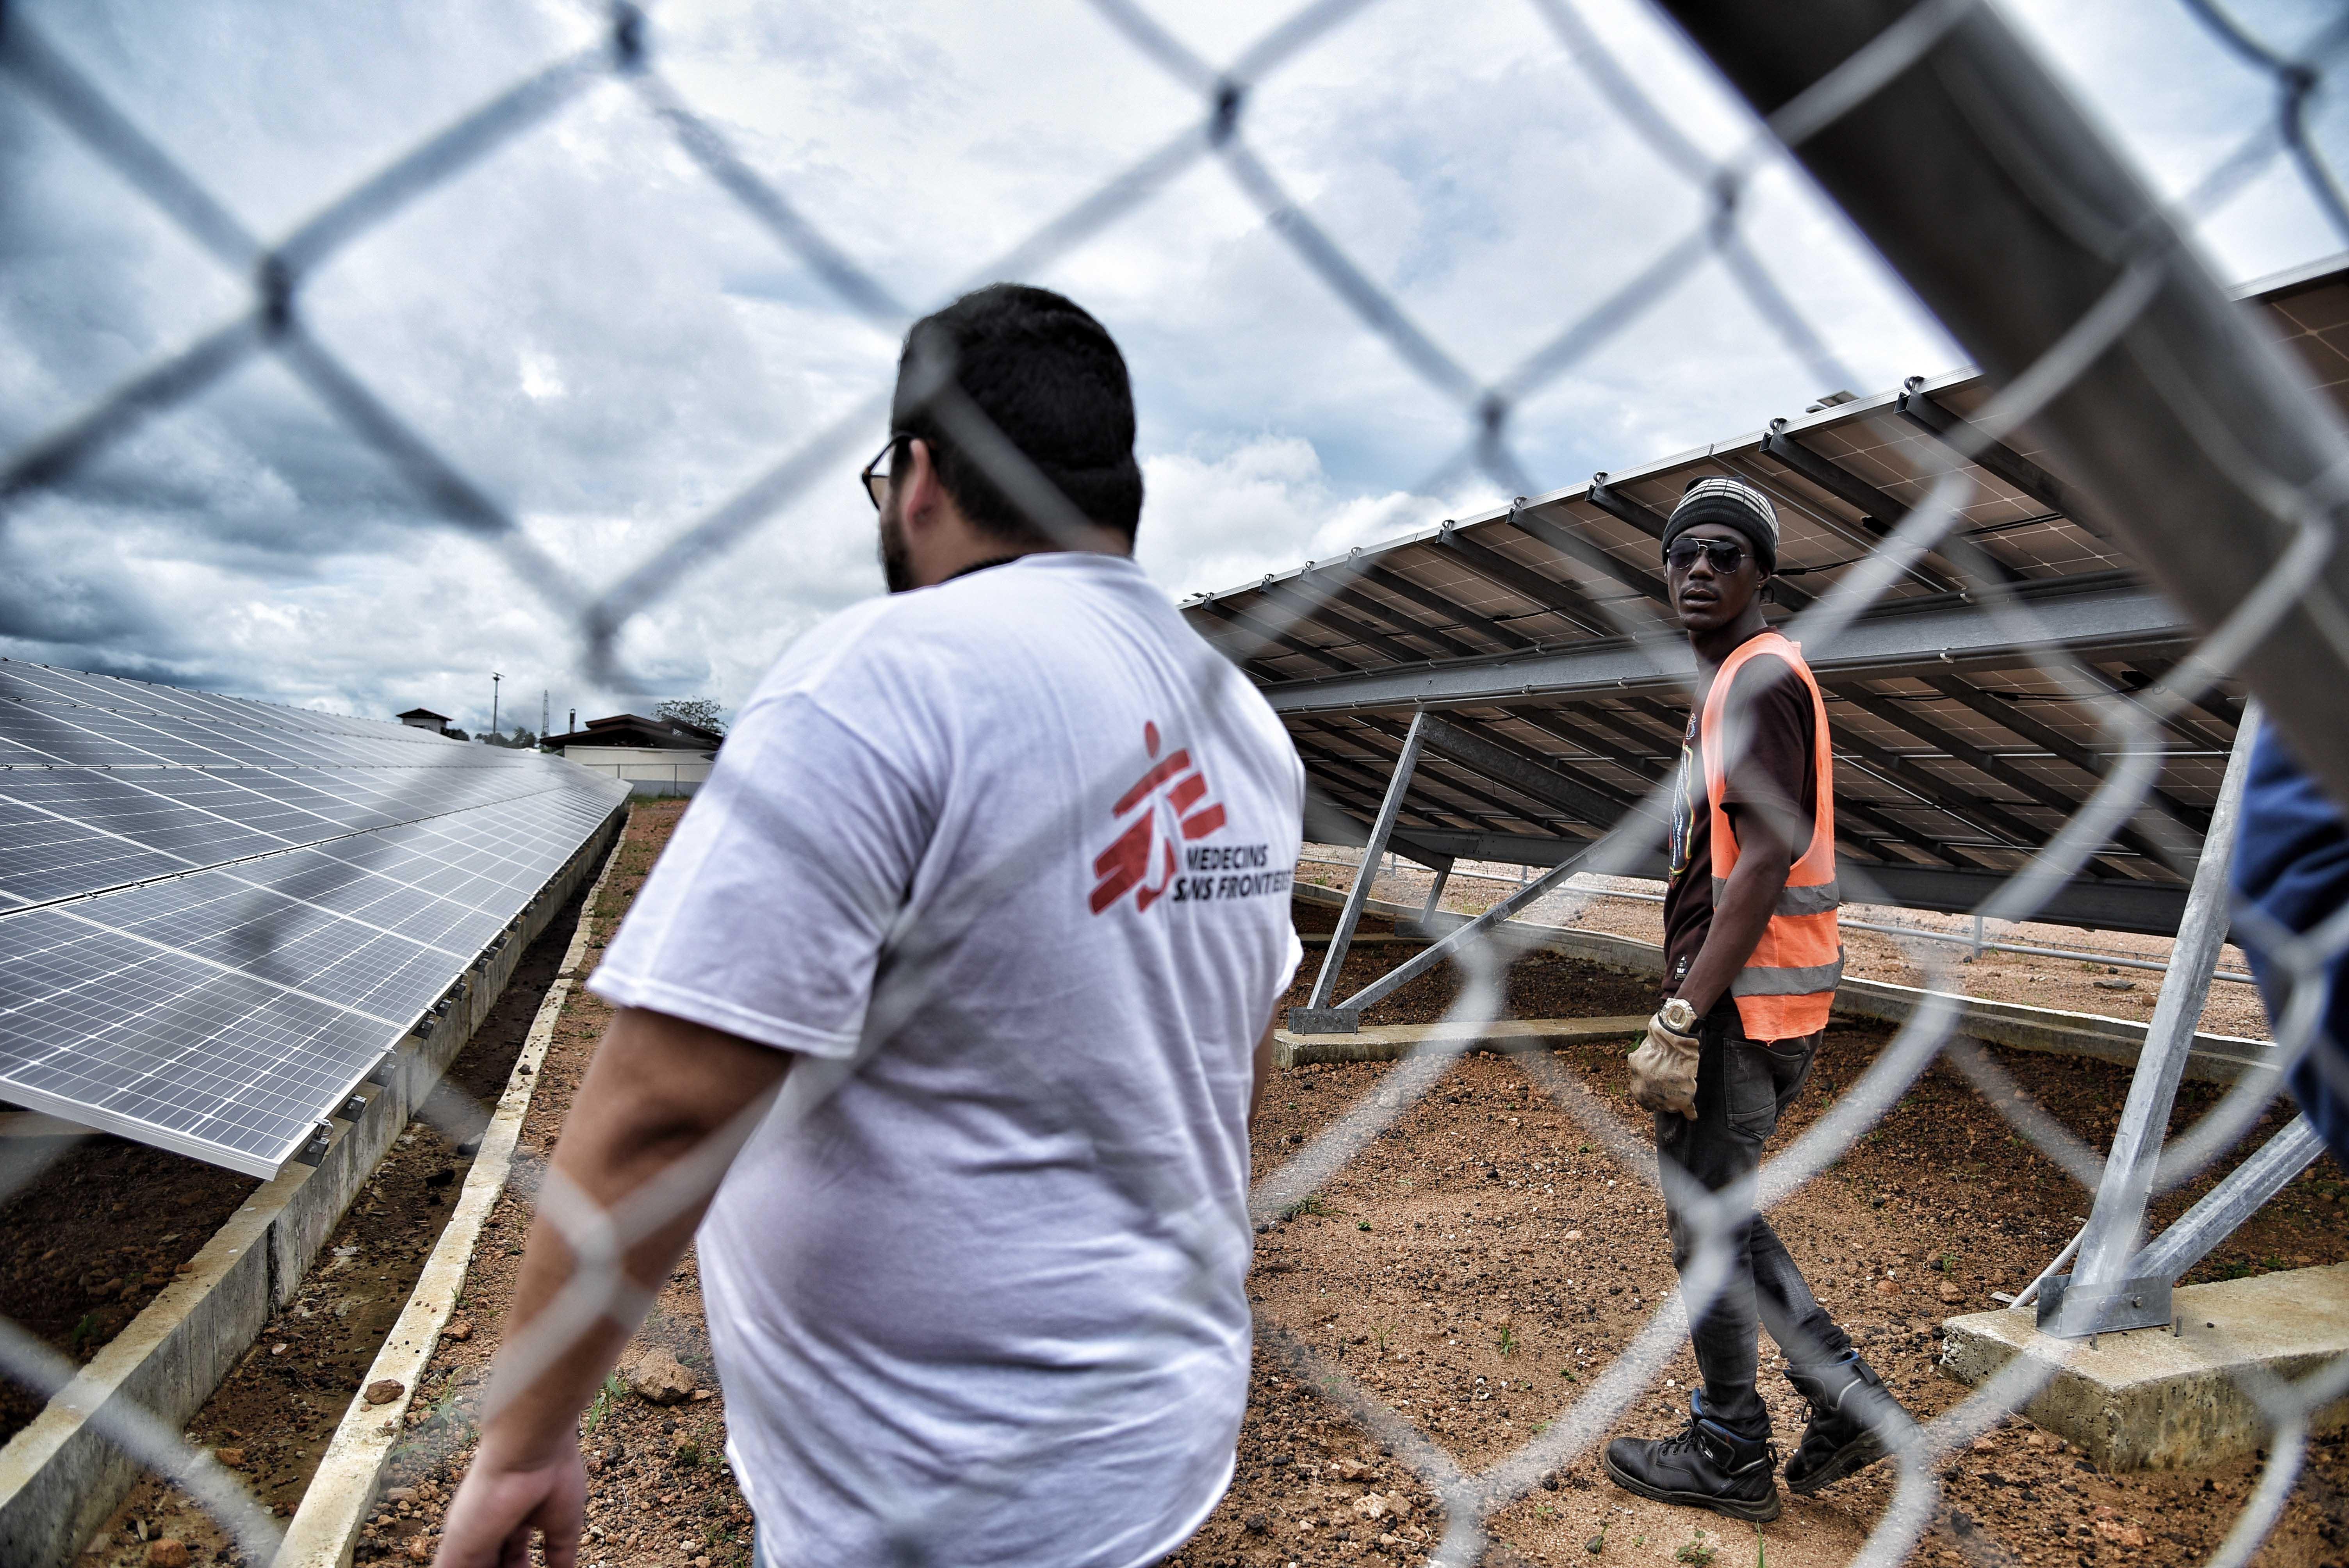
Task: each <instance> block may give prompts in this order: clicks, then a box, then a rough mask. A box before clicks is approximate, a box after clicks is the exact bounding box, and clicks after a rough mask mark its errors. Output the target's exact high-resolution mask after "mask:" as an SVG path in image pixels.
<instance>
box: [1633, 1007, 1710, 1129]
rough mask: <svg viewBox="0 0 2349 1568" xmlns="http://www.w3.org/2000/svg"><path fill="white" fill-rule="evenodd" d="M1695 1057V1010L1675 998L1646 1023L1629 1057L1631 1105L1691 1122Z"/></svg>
mask: <svg viewBox="0 0 2349 1568" xmlns="http://www.w3.org/2000/svg"><path fill="white" fill-rule="evenodd" d="M1696 1057H1697V1044H1696V1009H1695V1008H1694V1007H1692V1006H1690V1005H1689V1002H1688V999H1687V998H1686V997H1683V996H1675V997H1673V998H1672V999H1671V1001H1669V1002H1667V1003H1665V1004H1664V1005H1663V1006H1662V1007H1661V1008H1660V1009H1658V1011H1657V1013H1656V1016H1654V1017H1652V1018H1651V1019H1649V1020H1648V1037H1647V1038H1646V1039H1644V1040H1642V1041H1640V1046H1639V1048H1638V1049H1636V1050H1634V1051H1633V1052H1632V1053H1631V1102H1632V1103H1633V1104H1634V1105H1637V1106H1639V1107H1640V1109H1643V1110H1654V1111H1677V1112H1679V1113H1680V1114H1681V1115H1682V1116H1684V1117H1687V1118H1688V1119H1690V1120H1691V1121H1694V1120H1695V1119H1696Z"/></svg>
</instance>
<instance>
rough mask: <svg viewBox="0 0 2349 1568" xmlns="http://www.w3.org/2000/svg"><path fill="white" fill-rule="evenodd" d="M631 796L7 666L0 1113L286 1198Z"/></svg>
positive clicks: (350, 721)
mask: <svg viewBox="0 0 2349 1568" xmlns="http://www.w3.org/2000/svg"><path fill="white" fill-rule="evenodd" d="M626 792H627V787H626V785H625V784H623V783H621V782H619V781H618V780H616V779H605V778H602V777H599V776H597V775H595V774H591V773H589V772H587V771H586V770H585V769H581V768H578V767H575V766H574V765H573V764H570V763H567V762H564V761H562V760H561V759H559V758H552V757H545V756H542V755H540V754H538V753H535V752H527V751H512V750H507V749H503V748H495V747H487V746H469V745H464V744H461V743H459V742H456V741H452V740H450V739H448V738H444V737H441V736H439V735H436V734H433V733H431V732H429V731H426V730H419V729H411V728H408V727H404V726H400V725H397V724H389V723H379V722H372V721H369V720H366V719H357V718H346V717H337V716H335V715H330V714H319V713H311V712H307V711H305V710H302V709H299V708H289V707H277V706H274V705H272V704H268V703H260V702H251V701H246V700H243V699H240V698H236V697H228V696H215V695H212V694H210V693H204V692H192V691H181V690H177V689H175V688H171V687H167V686H150V685H148V684H146V683H144V682H140V681H130V680H122V679H118V678H115V677H111V676H98V675H88V674H82V673H78V672H74V671H69V670H60V669H52V668H49V667H47V666H45V665H28V664H23V663H20V662H17V661H14V660H8V659H0V1099H6V1100H9V1101H13V1102H15V1103H16V1104H19V1105H23V1106H27V1107H31V1108H33V1109H41V1110H47V1111H51V1112H54V1113H56V1114H57V1115H59V1116H63V1117H67V1118H69V1119H73V1120H75V1121H78V1122H81V1123H84V1124H85V1125H88V1126H93V1127H98V1128H103V1129H105V1130H109V1131H115V1132H119V1133H121V1134H123V1135H125V1136H127V1137H130V1138H134V1139H137V1140H140V1141H142V1142H147V1143H152V1144H155V1145H158V1146H160V1147H162V1148H167V1149H171V1150H177V1151H179V1152H181V1153H184V1154H190V1155H193V1156H195V1157H196V1158H198V1159H202V1160H207V1161H212V1162H213V1163H215V1164H220V1165H225V1166H229V1167H231V1168H233V1169H235V1170H239V1171H246V1172H249V1173H251V1174H254V1175H261V1176H269V1175H274V1174H275V1173H276V1172H277V1171H279V1170H280V1169H281V1168H282V1167H283V1166H284V1165H285V1162H286V1161H288V1160H290V1159H292V1158H293V1157H294V1155H295V1153H296V1152H298V1151H299V1150H300V1149H301V1148H302V1146H303V1144H304V1143H305V1141H306V1140H308V1138H309V1137H310V1135H311V1133H312V1132H313V1131H314V1130H315V1129H316V1126H317V1124H318V1123H319V1122H320V1121H321V1120H322V1119H324V1118H325V1117H326V1116H327V1115H328V1114H330V1113H331V1112H332V1111H333V1110H334V1109H335V1108H336V1106H338V1105H340V1104H341V1103H342V1101H343V1099H345V1098H346V1097H347V1095H348V1094H349V1093H350V1092H351V1091H352V1089H353V1088H356V1087H357V1085H358V1084H359V1083H360V1082H361V1081H362V1080H363V1079H364V1078H366V1077H367V1074H368V1073H369V1072H370V1071H371V1070H372V1069H373V1068H374V1067H375V1065H376V1064H377V1063H378V1061H379V1060H380V1059H381V1058H382V1057H383V1055H384V1053H385V1052H386V1051H388V1050H389V1049H390V1048H391V1047H393V1046H395V1045H397V1044H398V1042H399V1040H400V1038H401V1037H403V1036H405V1035H406V1034H407V1033H408V1031H409V1028H410V1027H411V1026H413V1025H414V1024H415V1022H416V1020H417V1019H418V1018H419V1016H421V1015H422V1014H423V1013H425V1012H426V1011H427V1010H428V1009H429V1008H430V1007H431V1006H433V1004H434V1003H436V1002H437V1001H439V1000H440V997H441V996H442V995H445V994H446V993H447V992H448V991H449V990H450V987H451V986H452V985H455V984H456V982H457V981H458V980H459V979H460V978H461V977H462V976H463V975H464V973H465V971H466V969H467V968H468V967H470V966H471V964H472V963H473V961H474V959H475V958H476V957H478V956H479V955H480V954H481V952H482V951H483V950H484V949H485V948H486V947H488V946H489V945H491V944H493V943H494V942H496V940H497V939H498V938H499V936H500V935H501V934H502V933H503V932H504V931H505V929H506V927H507V926H508V925H509V924H510V923H512V921H513V920H514V918H515V917H516V916H517V915H519V914H520V913H522V912H523V909H524V908H525V907H526V906H527V905H528V904H529V903H530V902H531V900H532V899H533V897H535V896H536V895H537V893H538V892H539V890H540V889H541V888H542V887H543V886H544V885H545V883H546V882H547V881H548V880H549V879H550V878H552V877H553V876H554V875H555V874H556V872H559V871H561V869H562V868H563V866H564V863H565V862H566V861H569V860H570V858H571V857H572V855H573V854H574V852H575V851H577V850H578V849H579V847H580V846H581V845H582V844H583V843H585V841H587V840H588V838H589V837H591V836H592V835H593V834H594V832H595V830H596V828H597V827H598V826H599V825H600V824H601V823H602V822H603V821H604V820H605V819H606V818H608V817H609V816H610V815H611V813H612V811H613V810H614V809H615V808H616V807H617V806H618V804H619V803H620V802H621V800H623V799H625V798H626Z"/></svg>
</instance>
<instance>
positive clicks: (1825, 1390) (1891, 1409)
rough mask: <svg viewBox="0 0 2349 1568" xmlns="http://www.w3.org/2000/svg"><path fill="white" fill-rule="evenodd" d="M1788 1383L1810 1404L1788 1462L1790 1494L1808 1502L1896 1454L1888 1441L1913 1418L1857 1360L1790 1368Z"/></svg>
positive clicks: (1857, 1358)
mask: <svg viewBox="0 0 2349 1568" xmlns="http://www.w3.org/2000/svg"><path fill="white" fill-rule="evenodd" d="M1786 1381H1787V1382H1789V1383H1792V1384H1793V1385H1794V1386H1795V1389H1796V1390H1797V1391H1798V1392H1799V1393H1801V1395H1802V1396H1803V1398H1806V1399H1808V1400H1809V1401H1810V1402H1811V1419H1810V1424H1809V1425H1808V1426H1806V1427H1805V1428H1804V1429H1803V1440H1802V1441H1801V1442H1800V1443H1799V1444H1797V1445H1796V1446H1795V1457H1794V1458H1792V1459H1790V1460H1787V1461H1786V1490H1787V1491H1791V1492H1793V1493H1794V1494H1795V1496H1796V1497H1808V1496H1810V1495H1811V1493H1813V1492H1815V1491H1818V1490H1819V1489H1820V1488H1821V1487H1824V1486H1831V1485H1833V1484H1834V1483H1835V1482H1837V1481H1839V1480H1843V1478H1844V1477H1846V1476H1847V1475H1852V1474H1855V1473H1857V1471H1860V1470H1866V1469H1867V1468H1868V1466H1870V1465H1872V1464H1874V1463H1875V1462H1876V1461H1877V1460H1880V1459H1882V1458H1883V1457H1884V1456H1885V1455H1887V1454H1889V1453H1890V1452H1891V1451H1892V1447H1891V1445H1890V1444H1889V1442H1887V1441H1886V1440H1885V1439H1886V1438H1887V1436H1888V1435H1889V1434H1890V1433H1891V1432H1892V1431H1893V1430H1894V1424H1895V1423H1899V1424H1901V1425H1906V1424H1907V1422H1908V1419H1909V1413H1908V1412H1907V1411H1906V1410H1904V1409H1902V1408H1900V1402H1899V1400H1898V1399H1895V1398H1893V1397H1892V1393H1891V1390H1889V1389H1888V1388H1886V1387H1885V1386H1884V1379H1883V1378H1881V1377H1878V1376H1877V1374H1876V1368H1874V1367H1870V1366H1869V1365H1868V1363H1867V1362H1865V1361H1862V1360H1861V1359H1860V1358H1859V1357H1857V1355H1854V1356H1853V1357H1851V1358H1850V1359H1848V1360H1846V1361H1839V1362H1836V1363H1834V1364H1832V1365H1829V1366H1826V1367H1787V1368H1786Z"/></svg>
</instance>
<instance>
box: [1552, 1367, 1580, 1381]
mask: <svg viewBox="0 0 2349 1568" xmlns="http://www.w3.org/2000/svg"><path fill="white" fill-rule="evenodd" d="M1557 1375H1558V1376H1559V1377H1563V1378H1565V1379H1566V1380H1567V1381H1568V1382H1569V1383H1579V1382H1581V1381H1582V1379H1581V1377H1579V1376H1578V1375H1577V1374H1576V1372H1575V1370H1574V1368H1573V1367H1559V1368H1558V1369H1557Z"/></svg>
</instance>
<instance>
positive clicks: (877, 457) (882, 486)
mask: <svg viewBox="0 0 2349 1568" xmlns="http://www.w3.org/2000/svg"><path fill="white" fill-rule="evenodd" d="M897 440H898V438H897V437H895V436H894V435H893V436H891V437H890V438H888V439H887V440H886V441H884V442H883V443H882V444H881V449H880V450H879V451H878V452H876V453H874V456H873V460H872V461H871V462H869V463H867V464H865V465H864V467H863V468H861V469H857V470H856V482H857V483H858V484H861V485H863V486H864V493H865V494H866V495H868V496H870V497H872V498H873V510H874V511H880V510H881V498H882V497H883V496H885V495H886V494H888V493H889V475H888V473H887V471H886V469H885V466H884V465H885V464H887V463H888V461H889V454H890V453H892V452H894V451H895V450H896V449H897Z"/></svg>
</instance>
